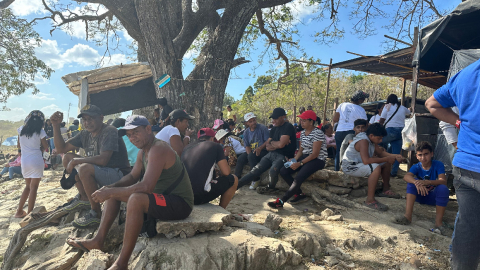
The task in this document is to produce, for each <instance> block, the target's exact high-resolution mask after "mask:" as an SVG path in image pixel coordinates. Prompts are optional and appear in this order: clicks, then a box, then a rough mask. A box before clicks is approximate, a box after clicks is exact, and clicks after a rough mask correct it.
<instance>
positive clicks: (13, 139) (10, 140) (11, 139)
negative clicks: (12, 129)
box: [2, 136, 18, 146]
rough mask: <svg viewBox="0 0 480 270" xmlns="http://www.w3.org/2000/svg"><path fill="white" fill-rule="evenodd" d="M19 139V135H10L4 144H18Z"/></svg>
mask: <svg viewBox="0 0 480 270" xmlns="http://www.w3.org/2000/svg"><path fill="white" fill-rule="evenodd" d="M17 140H18V137H17V136H12V137H8V138H7V139H6V140H5V141H4V142H3V143H2V145H5V146H17Z"/></svg>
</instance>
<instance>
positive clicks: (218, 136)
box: [215, 129, 228, 141]
mask: <svg viewBox="0 0 480 270" xmlns="http://www.w3.org/2000/svg"><path fill="white" fill-rule="evenodd" d="M227 135H228V132H227V131H226V130H225V129H220V130H219V131H217V134H215V139H216V140H217V141H220V140H221V139H222V138H223V137H225V136H227Z"/></svg>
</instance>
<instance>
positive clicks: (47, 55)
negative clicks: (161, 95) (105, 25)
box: [0, 0, 461, 121]
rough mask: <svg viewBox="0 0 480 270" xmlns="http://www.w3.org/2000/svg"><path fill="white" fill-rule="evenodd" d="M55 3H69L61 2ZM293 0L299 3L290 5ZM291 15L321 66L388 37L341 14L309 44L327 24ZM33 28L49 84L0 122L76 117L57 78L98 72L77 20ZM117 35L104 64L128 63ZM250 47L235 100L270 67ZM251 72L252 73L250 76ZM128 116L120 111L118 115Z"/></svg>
mask: <svg viewBox="0 0 480 270" xmlns="http://www.w3.org/2000/svg"><path fill="white" fill-rule="evenodd" d="M59 1H63V2H69V1H66V0H59ZM296 1H299V0H295V1H294V2H296ZM459 3H461V0H439V1H436V4H437V7H438V8H439V9H449V10H452V9H453V8H455V7H456V6H457V5H458V4H459ZM10 7H11V9H12V11H13V12H14V14H15V15H18V16H21V17H23V18H26V19H28V20H31V19H33V18H36V17H44V16H46V15H48V14H46V13H45V10H44V8H43V5H42V2H41V0H16V1H15V2H14V3H13V4H12V5H11V6H10ZM294 15H295V20H296V23H297V24H298V29H299V32H300V33H301V37H300V45H301V46H302V47H303V48H304V49H305V52H306V53H307V54H308V55H309V56H311V57H313V58H315V59H320V61H321V62H322V63H328V62H329V60H330V58H332V59H333V63H337V62H341V61H345V60H348V59H352V58H355V57H356V56H354V55H351V54H348V53H347V51H352V52H356V53H359V54H363V55H379V54H383V53H384V48H383V47H382V46H381V44H382V42H383V41H385V40H386V38H385V37H384V36H383V35H384V34H388V35H391V34H390V33H388V31H387V30H386V29H383V28H379V29H378V31H377V34H376V35H373V36H370V37H367V38H365V39H359V38H358V37H357V36H355V35H353V34H352V33H351V31H350V30H349V29H351V26H352V23H351V21H350V20H349V18H348V14H346V12H345V13H340V20H341V24H340V25H341V26H343V27H344V28H345V29H346V33H345V37H344V38H343V39H342V40H340V41H339V42H338V43H335V44H332V45H321V44H319V43H316V42H314V39H315V38H314V37H313V34H314V33H315V30H316V29H319V28H320V27H321V26H322V25H323V24H325V23H327V22H323V23H319V22H315V21H312V20H311V19H312V17H313V14H312V9H311V8H309V7H306V6H302V5H295V9H294ZM379 23H386V21H384V22H382V21H380V22H379ZM34 29H35V30H36V31H37V32H38V33H39V34H40V36H41V38H42V40H43V42H42V45H41V47H38V48H36V50H35V52H36V55H37V57H38V58H40V59H41V60H43V61H44V62H45V63H46V64H47V65H48V66H50V67H51V68H52V69H54V70H55V72H54V73H53V74H52V76H51V77H50V79H49V80H44V79H42V78H39V79H37V80H36V84H37V87H38V88H39V89H40V93H38V94H36V95H32V93H31V91H28V90H27V92H25V93H24V94H22V95H20V96H13V97H11V98H9V99H8V100H7V103H6V104H5V105H6V106H7V107H8V108H9V109H10V111H0V120H10V121H18V120H21V119H24V118H25V117H26V116H27V114H28V113H29V112H30V111H32V110H35V109H40V110H41V111H43V112H44V113H45V115H47V116H49V115H51V114H52V113H54V112H55V111H62V112H64V115H65V117H67V116H70V117H75V116H76V114H77V112H78V97H77V96H75V95H74V94H72V93H71V92H70V91H69V89H68V88H67V87H66V85H65V83H64V82H63V81H62V79H61V77H62V76H64V75H66V74H70V73H74V72H79V71H85V70H92V69H95V68H97V67H96V65H97V64H98V62H99V61H100V59H101V58H102V55H103V54H104V52H105V47H98V46H96V44H94V43H93V42H90V41H87V40H85V26H84V24H83V23H80V22H76V23H73V24H72V26H71V31H68V30H66V29H57V30H55V31H54V32H53V33H52V34H50V30H51V29H52V27H51V24H50V21H49V20H43V21H39V23H38V24H37V25H35V27H34ZM119 36H120V45H121V46H122V48H123V49H122V50H121V51H117V52H112V55H111V58H110V59H106V60H105V62H106V63H105V65H104V66H111V65H118V64H120V63H123V64H128V63H131V61H129V59H128V55H126V46H127V45H129V44H131V42H132V38H131V37H130V36H129V35H128V33H127V32H126V31H123V32H120V34H119ZM255 46H256V48H258V50H256V51H255V52H254V53H253V54H252V55H251V57H250V59H249V60H251V61H252V62H250V63H247V64H243V65H241V66H239V67H237V68H236V69H235V70H234V71H232V73H231V77H234V78H237V79H233V80H230V81H229V83H228V85H227V89H226V92H227V93H229V94H230V95H232V96H233V97H234V98H235V99H239V98H240V97H241V94H243V93H244V91H245V89H246V88H247V87H248V86H249V85H253V84H254V83H255V81H256V78H255V77H254V76H253V73H255V74H256V75H257V76H259V75H262V74H265V73H266V72H267V71H268V70H269V68H270V65H269V64H268V61H266V62H267V63H265V64H263V65H261V66H259V64H258V52H260V51H262V50H263V49H264V41H263V40H260V41H258V42H257V43H256V44H255ZM189 57H192V54H191V53H189V55H186V56H185V57H184V77H186V75H187V74H188V71H189V70H191V69H192V67H193V65H192V64H191V63H190V60H189V59H188V58H189ZM254 68H255V72H253V70H254ZM238 78H239V79H238ZM0 105H2V104H0ZM127 114H128V113H124V114H123V115H122V116H126V115H127Z"/></svg>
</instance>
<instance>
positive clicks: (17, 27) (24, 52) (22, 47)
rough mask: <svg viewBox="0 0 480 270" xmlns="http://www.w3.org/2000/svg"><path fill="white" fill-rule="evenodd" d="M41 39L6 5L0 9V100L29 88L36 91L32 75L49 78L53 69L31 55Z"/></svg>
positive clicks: (5, 99)
mask: <svg viewBox="0 0 480 270" xmlns="http://www.w3.org/2000/svg"><path fill="white" fill-rule="evenodd" d="M40 43H41V39H40V36H39V35H38V33H37V32H35V31H34V30H33V28H32V25H31V24H29V23H28V22H27V21H25V20H23V19H20V18H17V17H16V16H15V15H13V14H12V12H11V10H10V9H0V102H2V103H4V102H6V101H7V99H8V98H9V97H10V96H12V95H20V94H23V93H25V91H26V90H27V89H31V90H32V93H34V94H35V93H38V88H37V87H36V86H35V84H34V81H35V78H36V77H41V78H44V79H49V78H50V75H51V73H52V72H53V70H52V69H51V68H49V67H48V66H47V65H46V64H45V63H44V62H43V61H42V60H40V59H38V58H37V57H36V56H35V51H34V50H35V47H38V46H40Z"/></svg>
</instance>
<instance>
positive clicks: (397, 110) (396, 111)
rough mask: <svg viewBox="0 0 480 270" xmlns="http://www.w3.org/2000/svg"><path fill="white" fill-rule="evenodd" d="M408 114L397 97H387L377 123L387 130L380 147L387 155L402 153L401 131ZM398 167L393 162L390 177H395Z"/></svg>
mask: <svg viewBox="0 0 480 270" xmlns="http://www.w3.org/2000/svg"><path fill="white" fill-rule="evenodd" d="M410 114H411V112H410V110H409V109H407V108H406V107H404V106H402V105H400V102H398V97H397V95H395V94H391V95H389V96H388V98H387V104H386V105H385V107H383V111H382V114H381V117H380V122H379V123H380V124H382V125H384V126H385V128H386V129H387V136H385V137H383V140H382V146H383V147H384V148H385V149H387V151H388V152H389V153H391V154H400V152H401V151H402V129H403V128H404V127H405V116H407V115H410ZM398 166H399V163H398V161H395V163H394V164H393V166H392V171H391V172H390V175H391V176H393V177H395V176H397V172H398Z"/></svg>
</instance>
